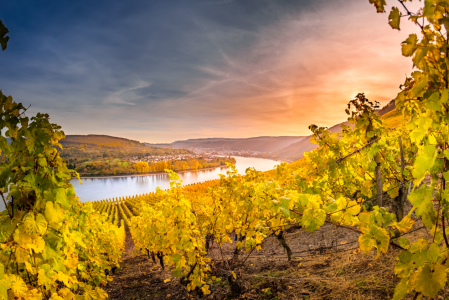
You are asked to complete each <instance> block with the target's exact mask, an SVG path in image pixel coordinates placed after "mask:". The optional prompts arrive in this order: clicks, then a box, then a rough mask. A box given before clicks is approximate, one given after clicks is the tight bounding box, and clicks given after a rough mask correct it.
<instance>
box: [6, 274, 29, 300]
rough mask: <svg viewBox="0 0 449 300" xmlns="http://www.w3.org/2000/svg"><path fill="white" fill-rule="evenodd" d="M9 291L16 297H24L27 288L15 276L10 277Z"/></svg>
mask: <svg viewBox="0 0 449 300" xmlns="http://www.w3.org/2000/svg"><path fill="white" fill-rule="evenodd" d="M10 280H11V290H12V291H13V293H14V295H15V296H17V297H21V296H25V295H26V293H27V291H28V288H27V286H26V284H25V282H24V281H23V279H22V278H20V277H19V276H16V275H10Z"/></svg>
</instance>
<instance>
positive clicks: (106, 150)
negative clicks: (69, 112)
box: [59, 134, 190, 162]
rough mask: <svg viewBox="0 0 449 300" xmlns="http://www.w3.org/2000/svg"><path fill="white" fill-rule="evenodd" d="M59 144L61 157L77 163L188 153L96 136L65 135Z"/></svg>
mask: <svg viewBox="0 0 449 300" xmlns="http://www.w3.org/2000/svg"><path fill="white" fill-rule="evenodd" d="M59 142H60V143H61V144H62V146H63V149H62V150H61V151H60V153H61V156H62V157H64V158H68V159H72V160H77V161H78V162H79V161H82V160H89V159H94V158H97V157H112V158H125V157H135V156H137V157H143V156H149V155H156V156H160V155H172V154H181V153H190V151H188V150H184V149H167V148H165V149H162V148H159V147H154V146H148V145H146V144H144V143H140V142H138V141H133V140H129V139H125V138H119V137H114V136H109V135H98V134H88V135H67V136H66V137H65V138H64V139H62V140H60V141H59Z"/></svg>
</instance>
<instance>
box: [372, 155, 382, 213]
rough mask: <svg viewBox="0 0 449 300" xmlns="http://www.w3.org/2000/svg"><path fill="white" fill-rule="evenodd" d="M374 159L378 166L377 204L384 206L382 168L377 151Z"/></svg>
mask: <svg viewBox="0 0 449 300" xmlns="http://www.w3.org/2000/svg"><path fill="white" fill-rule="evenodd" d="M374 161H375V162H376V163H377V166H376V186H377V205H378V206H379V207H382V174H381V172H380V171H381V170H380V155H379V153H377V154H376V155H375V156H374Z"/></svg>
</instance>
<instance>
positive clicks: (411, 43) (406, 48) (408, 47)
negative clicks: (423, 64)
mask: <svg viewBox="0 0 449 300" xmlns="http://www.w3.org/2000/svg"><path fill="white" fill-rule="evenodd" d="M417 41H418V36H417V35H416V34H414V33H413V34H410V35H409V36H408V38H407V39H406V40H405V41H404V42H402V55H404V56H412V55H413V53H414V52H415V50H416V42H417Z"/></svg>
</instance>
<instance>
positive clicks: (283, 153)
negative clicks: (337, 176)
mask: <svg viewBox="0 0 449 300" xmlns="http://www.w3.org/2000/svg"><path fill="white" fill-rule="evenodd" d="M395 108H396V105H395V102H394V100H391V101H390V102H389V103H388V104H387V105H385V106H384V107H382V108H381V109H379V110H378V111H377V112H376V113H377V114H378V115H379V116H383V115H385V114H387V113H389V112H391V111H393V110H394V109H395ZM342 125H350V124H349V122H347V121H346V122H343V123H340V124H337V125H334V126H332V127H331V128H329V129H328V130H329V131H330V132H332V133H335V132H340V131H341V126H342ZM311 138H312V135H309V136H307V137H305V138H304V139H303V140H302V141H299V142H296V143H293V144H291V145H289V146H287V147H285V148H284V149H282V150H280V151H278V152H277V153H276V154H275V155H276V158H278V159H284V160H289V161H296V160H298V159H301V158H303V157H304V153H306V152H309V151H312V150H314V149H316V148H317V147H318V145H317V144H314V143H312V142H311V141H310V139H311Z"/></svg>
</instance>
